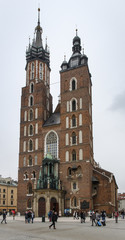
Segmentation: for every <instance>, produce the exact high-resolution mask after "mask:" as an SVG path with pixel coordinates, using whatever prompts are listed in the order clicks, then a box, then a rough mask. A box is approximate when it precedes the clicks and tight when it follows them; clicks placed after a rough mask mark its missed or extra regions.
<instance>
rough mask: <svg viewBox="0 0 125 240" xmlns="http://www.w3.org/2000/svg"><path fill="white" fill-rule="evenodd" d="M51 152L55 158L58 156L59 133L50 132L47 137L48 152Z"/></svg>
mask: <svg viewBox="0 0 125 240" xmlns="http://www.w3.org/2000/svg"><path fill="white" fill-rule="evenodd" d="M47 153H50V154H51V156H52V157H53V158H57V135H56V134H55V133H54V132H50V133H49V134H48V136H47V138H46V154H47Z"/></svg>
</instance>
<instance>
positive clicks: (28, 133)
mask: <svg viewBox="0 0 125 240" xmlns="http://www.w3.org/2000/svg"><path fill="white" fill-rule="evenodd" d="M51 113H52V96H51V94H50V60H49V51H48V47H47V43H46V46H45V48H44V47H43V43H42V28H41V26H40V9H38V24H37V27H36V28H35V34H34V39H33V42H32V44H30V43H29V46H28V49H27V50H26V86H25V87H24V88H22V97H21V120H20V153H19V171H18V211H20V212H22V209H23V212H24V211H25V210H26V208H27V205H26V202H27V201H29V205H28V207H29V208H30V205H32V201H33V193H32V189H33V188H34V184H36V175H37V173H38V172H39V167H40V166H41V165H42V159H43V139H42V125H43V124H44V122H45V121H46V120H47V119H48V118H49V116H50V115H51Z"/></svg>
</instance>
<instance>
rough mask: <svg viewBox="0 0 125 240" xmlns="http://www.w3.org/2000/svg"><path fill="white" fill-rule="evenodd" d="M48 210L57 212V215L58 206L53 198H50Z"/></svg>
mask: <svg viewBox="0 0 125 240" xmlns="http://www.w3.org/2000/svg"><path fill="white" fill-rule="evenodd" d="M50 210H54V211H55V212H57V214H59V204H58V203H57V201H56V199H55V198H51V202H50Z"/></svg>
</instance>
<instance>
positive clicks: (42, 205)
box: [38, 197, 46, 217]
mask: <svg viewBox="0 0 125 240" xmlns="http://www.w3.org/2000/svg"><path fill="white" fill-rule="evenodd" d="M45 214H46V201H45V198H43V197H41V198H39V201H38V216H39V217H42V216H45Z"/></svg>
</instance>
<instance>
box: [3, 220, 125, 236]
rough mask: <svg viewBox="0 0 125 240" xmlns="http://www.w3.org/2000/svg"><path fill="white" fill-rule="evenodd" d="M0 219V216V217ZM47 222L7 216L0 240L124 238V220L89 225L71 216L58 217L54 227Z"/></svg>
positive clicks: (88, 222) (87, 221) (88, 221)
mask: <svg viewBox="0 0 125 240" xmlns="http://www.w3.org/2000/svg"><path fill="white" fill-rule="evenodd" d="M0 220H1V217H0ZM49 224H50V223H49V222H48V220H46V222H42V221H41V219H40V218H36V219H35V221H34V223H33V224H32V223H30V224H28V223H27V224H25V222H24V218H23V217H18V218H16V219H15V220H13V219H12V218H11V217H7V224H4V223H3V224H0V240H29V239H31V240H39V239H41V240H64V239H65V240H109V239H110V240H123V239H125V220H119V221H118V223H115V220H114V219H108V220H107V224H106V226H105V227H102V226H101V227H97V226H93V227H92V226H91V222H90V220H89V218H88V219H87V220H86V223H82V224H81V223H80V220H73V219H72V218H59V221H58V222H57V223H56V229H55V230H54V229H49Z"/></svg>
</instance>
